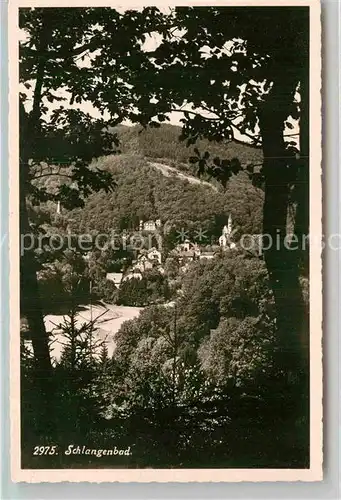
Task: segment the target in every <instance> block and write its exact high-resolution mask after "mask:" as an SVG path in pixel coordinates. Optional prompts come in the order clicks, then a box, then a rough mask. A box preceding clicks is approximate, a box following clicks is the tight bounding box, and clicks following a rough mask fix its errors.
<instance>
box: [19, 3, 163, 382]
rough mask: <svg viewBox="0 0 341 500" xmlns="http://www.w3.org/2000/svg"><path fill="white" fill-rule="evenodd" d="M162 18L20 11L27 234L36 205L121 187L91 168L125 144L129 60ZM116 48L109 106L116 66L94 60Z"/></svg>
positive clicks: (39, 325)
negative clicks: (48, 180)
mask: <svg viewBox="0 0 341 500" xmlns="http://www.w3.org/2000/svg"><path fill="white" fill-rule="evenodd" d="M158 18H161V16H160V14H159V12H158V11H157V9H154V8H146V9H145V10H144V12H143V14H135V13H134V11H131V12H127V13H125V14H119V13H118V12H117V11H115V10H113V9H109V8H103V9H87V8H36V9H26V8H22V9H20V13H19V25H20V29H21V33H22V40H21V43H20V83H21V87H22V92H21V93H20V221H21V234H30V235H31V234H32V232H33V230H32V227H31V225H30V221H29V217H28V211H27V201H28V199H30V200H31V201H32V202H33V203H38V204H39V202H41V201H47V200H55V201H60V202H61V204H62V205H64V206H65V207H67V208H72V207H75V206H82V205H83V203H84V201H83V200H84V197H85V196H87V195H88V194H89V193H90V192H91V191H93V190H100V189H105V190H107V191H108V190H110V189H111V188H112V187H113V182H112V179H111V176H110V174H109V173H108V172H106V171H102V170H99V169H96V168H90V167H89V165H90V164H91V161H92V159H93V158H95V157H98V156H101V155H105V154H110V153H112V152H114V150H115V147H116V146H117V138H116V136H115V134H113V133H112V132H109V130H108V127H109V126H111V127H113V126H115V125H117V124H118V123H120V122H121V121H122V120H124V118H125V117H127V116H129V113H130V111H131V108H132V106H133V104H134V98H133V97H134V96H133V93H132V91H131V88H132V86H131V85H130V84H129V82H130V77H131V74H132V73H133V72H134V71H135V68H134V64H131V61H130V57H129V56H130V53H131V52H132V51H133V52H135V53H136V55H138V53H139V51H141V45H142V43H143V41H144V39H145V33H146V32H147V33H148V32H149V31H152V30H153V29H154V26H155V24H156V23H157V22H158ZM143 20H144V22H142V21H143ZM108 44H109V45H110V47H111V50H112V51H113V53H115V56H116V64H114V65H112V66H111V68H110V71H109V75H108V74H107V77H108V76H110V78H111V82H112V83H113V82H115V85H116V87H115V88H116V91H115V95H113V94H112V93H111V94H110V103H109V104H108V102H107V100H106V99H105V88H103V87H102V89H101V92H98V89H97V87H96V81H97V80H98V76H97V74H98V72H99V70H101V72H102V73H101V83H102V84H104V85H105V81H106V72H108V68H107V67H103V68H99V67H98V66H96V59H94V56H93V54H94V51H96V50H99V51H100V50H101V49H102V50H105V47H106V46H107V45H108ZM131 67H132V68H133V69H132V70H131ZM83 101H87V102H88V104H90V105H91V104H92V105H93V107H94V108H97V115H98V116H99V118H96V117H95V116H94V114H96V113H94V112H92V113H91V114H90V113H87V112H85V111H82V110H81V109H80V108H79V105H80V104H81V103H82V102H83ZM104 109H106V115H107V116H106V117H105V118H106V119H105V120H104V117H103V115H102V114H103V111H104ZM46 175H50V176H51V175H52V176H53V175H56V176H58V177H59V179H60V178H62V179H64V181H65V182H61V183H60V185H59V189H58V190H57V191H54V192H48V190H46V189H45V188H42V187H38V185H37V183H36V181H37V180H38V179H39V178H41V177H43V176H46ZM22 250H23V252H22V253H23V256H22V258H21V310H22V314H23V315H24V316H26V318H27V321H28V325H29V331H30V335H31V338H32V344H33V349H34V356H35V361H36V366H37V374H38V378H39V379H40V380H41V381H45V380H48V379H49V375H50V373H51V361H50V355H49V347H48V338H47V335H46V331H45V326H44V321H43V313H42V308H41V303H40V297H39V289H38V283H37V275H36V263H35V255H34V250H30V251H28V250H25V249H22ZM43 385H45V383H44V384H43ZM46 390H47V391H48V387H47V386H46V385H45V391H46Z"/></svg>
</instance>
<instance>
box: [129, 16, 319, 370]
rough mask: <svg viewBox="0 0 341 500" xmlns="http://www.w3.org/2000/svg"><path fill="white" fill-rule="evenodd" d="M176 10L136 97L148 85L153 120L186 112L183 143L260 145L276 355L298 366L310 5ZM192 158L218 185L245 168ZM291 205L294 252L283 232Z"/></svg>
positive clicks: (303, 322)
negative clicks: (279, 352)
mask: <svg viewBox="0 0 341 500" xmlns="http://www.w3.org/2000/svg"><path fill="white" fill-rule="evenodd" d="M172 15H173V26H174V28H173V30H171V31H170V33H169V35H168V37H165V38H164V39H163V40H162V42H161V43H160V44H159V46H158V47H157V48H156V49H155V50H154V51H153V53H151V54H150V61H151V64H154V76H153V79H152V80H151V81H148V83H147V79H146V77H145V76H143V74H142V76H141V78H140V87H138V91H139V93H140V95H141V103H140V104H141V106H144V102H145V101H146V97H145V94H146V92H147V87H148V90H149V96H150V97H151V99H149V105H148V110H149V118H150V120H151V121H152V125H153V126H158V123H157V122H162V121H163V120H164V119H165V117H166V116H165V113H166V112H167V111H171V110H172V111H183V114H184V118H183V119H182V122H183V129H182V135H181V139H182V140H185V141H187V144H188V145H191V144H195V142H196V141H197V140H198V139H201V138H207V139H209V140H215V141H229V140H231V139H232V138H233V137H235V136H236V134H237V133H239V134H242V135H243V136H244V137H248V138H249V139H250V140H251V141H252V142H253V143H254V144H256V145H258V146H259V147H261V148H262V150H263V156H264V162H263V165H262V166H261V168H258V167H257V168H255V167H256V166H252V165H249V166H247V165H244V168H247V170H248V172H249V174H250V178H251V179H252V181H253V182H254V183H255V184H257V185H259V186H262V187H263V189H264V193H265V199H264V208H263V233H264V234H265V235H266V237H267V240H266V241H269V239H271V240H272V242H273V244H272V245H271V246H270V247H269V248H268V249H265V252H264V253H265V261H266V265H267V269H268V272H269V277H270V281H271V285H272V290H273V293H274V297H275V302H276V307H277V326H278V339H279V346H280V348H281V349H282V351H283V353H288V356H282V358H283V359H284V358H286V364H287V369H288V370H289V369H295V367H297V365H299V363H300V361H301V360H302V355H303V358H304V352H305V349H306V345H307V342H306V340H307V339H306V336H307V333H308V327H307V311H306V310H305V308H304V303H303V299H302V293H301V288H300V283H299V273H300V267H302V263H304V264H305V265H306V263H307V259H305V261H303V260H302V256H303V251H302V245H301V244H302V235H307V234H308V229H309V228H308V224H309V220H308V219H309V217H308V213H309V199H308V195H309V132H308V130H309V116H308V109H309V88H308V82H309V9H308V8H307V7H251V8H250V7H248V8H244V7H237V8H235V7H231V8H230V7H228V8H226V7H219V8H216V7H180V8H176V9H175V11H174V13H173V14H172ZM295 121H299V130H300V132H299V134H298V133H297V134H296V133H295V131H293V129H294V125H293V123H295ZM293 136H296V141H295V140H294V137H293ZM298 139H299V140H298ZM190 161H191V162H192V163H194V164H195V163H197V165H198V172H199V174H201V173H203V172H204V171H208V172H209V173H210V174H211V175H213V176H215V177H217V178H218V179H219V180H220V181H221V182H222V183H223V184H224V185H226V183H227V182H228V180H229V179H230V178H231V176H232V175H233V174H235V173H237V172H238V171H239V170H240V169H241V168H242V167H243V165H240V163H238V162H237V161H228V160H226V159H224V158H211V156H210V154H209V151H199V150H196V156H195V157H191V158H190ZM292 205H294V206H295V208H296V217H295V233H296V235H297V237H298V239H299V245H298V250H296V251H293V249H292V248H293V247H292V246H290V238H288V236H289V235H288V225H287V220H288V210H289V207H290V206H292ZM301 341H303V342H304V345H303V346H302V342H301ZM302 347H303V348H302Z"/></svg>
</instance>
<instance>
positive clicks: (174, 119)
mask: <svg viewBox="0 0 341 500" xmlns="http://www.w3.org/2000/svg"><path fill="white" fill-rule="evenodd" d="M169 8H170V7H163V8H162V9H161V10H164V11H165V12H166V11H167V10H169ZM115 9H116V10H118V11H120V12H124V11H125V10H126V7H124V6H117V7H116V6H115ZM137 9H138V7H137ZM175 36H177V37H179V36H181V32H177V33H175ZM19 37H20V38H19V39H20V40H25V38H26V35H25V32H23V30H20V34H19ZM161 42H162V36H161V35H160V34H159V33H152V34H151V35H148V36H147V37H146V41H145V43H144V45H143V50H145V51H146V52H150V51H154V50H155V49H156V48H157V47H158V46H159V45H160V43H161ZM231 44H232V42H227V43H226V44H225V46H224V47H223V49H222V53H224V52H225V53H229V50H230V47H231ZM210 50H211V49H210V48H209V47H203V48H202V49H201V52H202V57H205V58H207V57H210ZM94 55H95V52H93V53H91V54H88V55H86V56H85V58H84V59H83V60H81V58H78V61H77V64H78V65H79V66H80V67H89V66H90V65H91V57H93V56H94ZM31 83H32V88H31V90H30V91H28V90H27V89H26V88H24V87H23V85H22V84H21V88H20V91H24V92H25V93H26V94H27V95H28V100H27V101H26V103H25V108H26V110H27V111H29V110H30V109H31V107H32V99H31V97H32V94H33V91H32V90H33V88H34V82H33V81H32V82H31ZM58 94H59V95H60V96H61V97H66V98H67V100H66V101H64V102H62V103H60V104H62V105H63V106H64V107H65V108H70V109H72V108H73V109H80V110H82V111H83V112H85V113H89V114H90V115H91V116H93V117H94V118H103V119H109V118H110V116H109V113H107V114H106V113H104V115H101V113H100V112H99V110H98V109H96V108H95V107H94V106H93V105H92V104H91V102H89V101H88V102H87V101H83V102H82V103H81V104H78V103H74V104H70V98H71V94H69V93H67V92H66V91H65V90H63V89H60V90H59V92H58ZM296 97H298V98H299V96H296ZM44 104H45V105H46V106H47V108H48V109H49V112H52V110H53V109H54V108H55V105H54V104H53V103H52V104H51V103H49V102H48V101H45V102H44ZM185 109H188V110H194V108H193V107H192V106H191V105H190V104H189V105H188V106H186V107H185ZM196 111H199V112H200V113H201V114H202V115H203V116H205V115H206V116H209V113H207V112H206V111H204V110H201V109H196ZM49 112H48V114H49ZM168 117H169V119H170V121H169V122H168V123H170V124H172V125H178V126H182V123H181V121H180V120H181V119H182V118H183V112H181V111H174V112H171V113H168ZM288 121H289V122H290V124H291V125H292V127H293V128H286V130H285V131H284V134H285V135H290V140H293V141H295V142H296V144H297V146H298V145H299V144H298V142H299V135H298V133H299V123H298V121H297V120H293V119H289V120H288ZM123 123H124V124H125V125H128V126H130V125H131V123H130V122H129V121H125V122H123ZM236 124H237V122H236ZM289 127H290V125H289ZM233 132H234V138H235V139H236V140H239V141H242V142H245V143H252V142H253V141H252V139H250V137H248V136H246V135H244V134H241V133H240V132H239V131H238V130H237V129H236V128H233ZM294 134H297V135H294ZM251 135H252V134H251ZM255 135H259V129H257V127H256V130H255Z"/></svg>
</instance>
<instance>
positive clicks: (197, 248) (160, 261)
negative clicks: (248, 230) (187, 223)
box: [106, 215, 236, 288]
mask: <svg viewBox="0 0 341 500" xmlns="http://www.w3.org/2000/svg"><path fill="white" fill-rule="evenodd" d="M161 227H162V223H161V220H160V219H157V220H155V221H153V220H149V221H146V222H143V221H140V225H139V231H140V232H141V233H142V231H144V232H148V233H156V232H158V234H157V238H156V239H157V242H158V245H157V246H158V248H157V247H156V246H152V247H151V248H149V249H146V248H143V249H141V250H140V251H139V252H138V255H137V257H136V259H134V260H133V262H132V264H131V266H130V267H129V268H128V269H127V270H126V271H125V272H123V270H122V269H121V272H115V273H114V272H110V273H107V275H106V278H107V280H109V281H112V282H113V283H114V284H115V286H116V287H117V288H119V287H120V285H121V284H122V283H123V282H124V281H126V280H129V279H132V278H136V279H142V277H143V273H145V272H146V271H149V270H151V269H155V270H157V271H158V272H159V273H160V274H164V272H165V267H164V261H165V258H164V257H165V256H164V251H163V248H162V236H161V233H160V231H158V229H160V228H161ZM231 234H232V217H231V215H230V216H229V218H228V223H227V225H225V226H224V227H223V229H222V233H221V236H220V237H219V239H218V244H212V245H203V244H201V243H198V242H193V241H191V240H190V239H189V238H186V237H184V235H182V233H180V232H179V240H180V241H179V243H178V244H177V245H176V246H175V248H174V249H172V250H171V251H170V252H169V253H168V256H167V258H171V259H174V260H176V261H177V262H178V263H179V268H180V270H181V271H182V272H186V271H187V270H188V269H189V266H190V265H191V263H192V262H195V261H198V260H204V259H206V260H210V259H213V258H214V257H215V256H216V255H217V254H218V253H221V252H222V251H223V252H225V251H229V250H234V249H235V248H236V243H234V242H233V241H232V240H231Z"/></svg>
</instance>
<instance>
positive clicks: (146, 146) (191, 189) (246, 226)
mask: <svg viewBox="0 0 341 500" xmlns="http://www.w3.org/2000/svg"><path fill="white" fill-rule="evenodd" d="M179 134H180V129H179V127H175V126H172V125H164V126H162V127H160V128H159V129H153V130H151V129H146V130H143V129H140V128H139V127H126V126H120V127H119V129H118V135H119V138H120V151H121V152H122V153H121V154H117V155H112V156H107V157H104V158H100V159H98V160H95V161H94V162H93V168H98V169H101V170H106V171H109V172H110V173H111V174H112V175H113V178H114V180H115V183H116V186H115V189H114V190H113V192H111V193H105V192H104V191H99V192H97V193H93V194H91V195H90V196H89V197H88V198H87V199H86V200H85V206H84V208H77V209H74V210H71V211H68V210H66V209H65V208H62V211H61V212H62V217H64V219H65V223H66V224H67V225H68V226H69V228H70V229H71V230H72V232H75V233H79V232H82V233H85V232H93V231H96V232H99V233H101V232H108V231H112V230H118V231H121V230H123V229H130V230H133V229H137V228H138V225H139V221H140V220H144V221H145V220H149V219H153V220H155V219H161V221H162V223H163V224H164V223H166V222H168V223H169V224H171V225H174V226H176V227H177V228H179V229H181V228H182V227H184V228H185V229H189V230H190V229H192V228H196V229H199V228H201V229H202V230H203V231H207V235H206V236H207V237H208V238H211V237H213V238H215V239H216V238H217V237H219V235H220V234H221V229H222V227H223V225H224V224H226V222H227V218H228V215H229V214H231V215H232V218H233V224H234V228H235V229H237V233H236V235H237V236H238V235H239V236H240V235H241V234H242V233H257V232H258V233H259V232H261V218H262V204H263V195H262V191H261V190H260V189H258V188H255V187H254V186H252V184H251V182H250V180H249V178H248V176H247V173H246V172H244V171H242V172H240V173H239V174H238V175H235V176H232V178H231V179H230V181H229V182H228V183H227V185H226V188H225V189H224V188H223V187H222V186H220V185H219V184H218V183H217V182H216V181H212V185H213V186H214V187H215V189H214V190H213V189H210V188H209V187H207V185H205V184H202V185H198V184H191V183H190V182H188V181H186V180H184V179H181V178H177V177H176V175H174V176H172V177H166V176H164V175H163V174H162V173H161V172H160V171H158V170H157V169H155V168H153V166H151V164H150V163H149V162H150V160H151V159H159V160H160V159H161V160H162V161H164V162H165V163H167V164H169V165H173V166H175V167H177V168H178V169H181V170H182V171H183V170H187V172H188V173H189V174H191V175H194V176H196V175H197V172H196V168H195V167H194V166H193V165H191V164H189V163H188V162H187V163H186V161H188V158H189V157H190V155H191V154H193V151H191V148H186V146H185V145H184V144H183V143H180V142H179V140H178V136H179ZM198 147H200V148H202V150H203V151H204V150H206V148H207V150H208V151H210V153H211V155H212V156H214V155H215V154H217V155H220V156H221V157H224V158H227V159H232V158H234V157H237V158H238V159H239V160H240V161H241V163H242V164H249V163H257V162H259V161H260V160H261V151H260V150H258V149H256V148H254V147H251V146H248V145H243V144H239V143H237V142H230V143H228V144H218V143H213V142H212V143H210V142H208V141H202V144H201V145H200V144H198ZM42 181H43V183H44V186H45V187H46V188H47V189H48V190H51V189H52V190H53V189H54V188H55V186H56V185H57V184H58V179H56V178H54V179H52V180H51V179H50V178H49V177H45V178H44V179H42ZM194 206H195V208H196V209H195V211H193V207H194ZM46 208H47V209H48V212H49V213H50V216H52V219H51V222H52V223H53V220H54V217H55V214H56V211H57V203H53V202H49V203H48V205H47V206H45V209H46ZM39 211H40V213H41V212H42V205H41V206H40V208H39Z"/></svg>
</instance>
